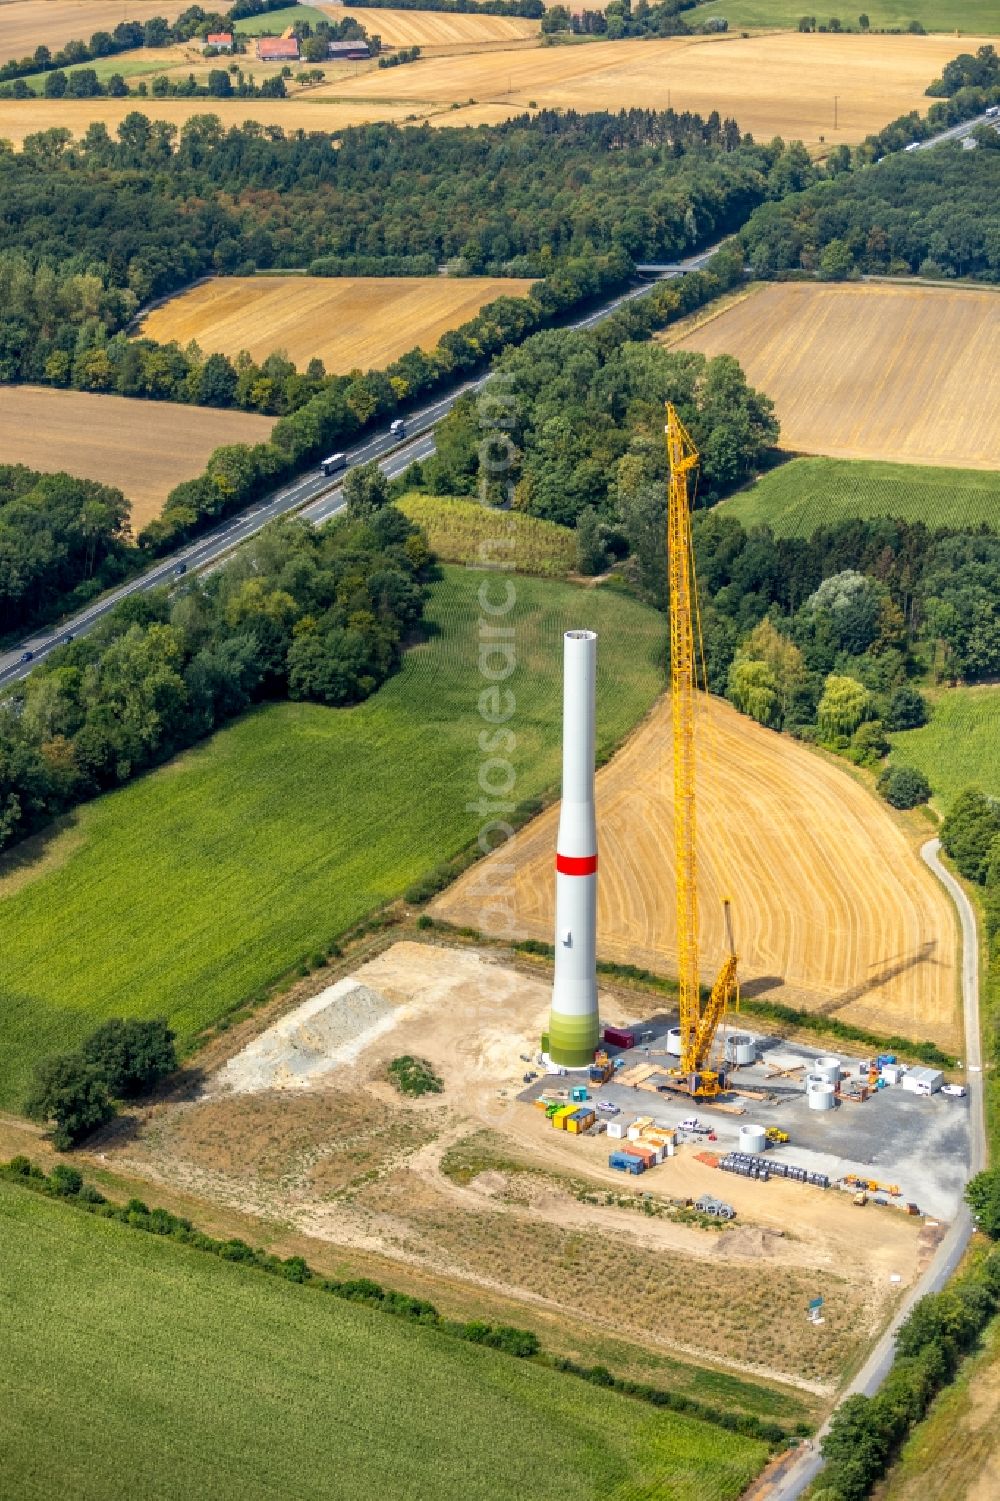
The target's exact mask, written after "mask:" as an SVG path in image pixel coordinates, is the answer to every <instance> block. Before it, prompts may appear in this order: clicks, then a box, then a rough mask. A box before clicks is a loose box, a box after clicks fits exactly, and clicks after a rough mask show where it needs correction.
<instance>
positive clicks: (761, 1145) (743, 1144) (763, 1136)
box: [740, 1126, 767, 1155]
mask: <svg viewBox="0 0 1000 1501" xmlns="http://www.w3.org/2000/svg"><path fill="white" fill-rule="evenodd" d="M766 1147H767V1132H766V1131H765V1130H764V1127H763V1126H741V1127H740V1151H741V1152H753V1153H754V1154H755V1155H757V1154H759V1153H760V1152H763V1151H764V1150H765V1149H766Z"/></svg>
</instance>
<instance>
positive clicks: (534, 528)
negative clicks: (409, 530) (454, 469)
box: [398, 491, 576, 578]
mask: <svg viewBox="0 0 1000 1501" xmlns="http://www.w3.org/2000/svg"><path fill="white" fill-rule="evenodd" d="M398 504H399V506H400V509H401V510H403V511H405V512H406V514H407V516H409V517H410V520H411V521H415V522H416V523H417V525H418V526H422V527H423V529H424V531H425V532H426V533H427V540H428V541H429V542H430V545H431V547H432V548H433V549H434V551H435V552H436V553H437V555H438V557H439V558H441V559H442V560H443V561H444V562H446V563H482V562H484V561H487V560H492V561H493V562H498V563H503V564H505V565H506V566H507V567H510V568H516V569H517V570H518V572H520V573H536V574H546V575H549V576H551V577H554V578H558V577H562V576H564V575H565V574H567V573H568V572H569V571H570V569H571V568H574V567H575V566H576V538H575V536H574V534H573V532H571V531H570V530H569V528H568V527H565V526H556V525H555V523H554V522H552V521H542V520H541V519H540V518H539V517H537V516H528V515H526V514H525V513H524V512H523V511H493V510H490V509H489V508H488V507H487V506H481V505H480V504H479V502H478V501H475V500H457V499H453V498H447V497H441V496H438V495H421V494H418V493H417V492H416V491H414V492H412V493H411V494H409V495H404V496H403V497H402V498H401V500H400V501H399V502H398Z"/></svg>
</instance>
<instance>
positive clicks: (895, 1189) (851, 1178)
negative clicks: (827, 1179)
mask: <svg viewBox="0 0 1000 1501" xmlns="http://www.w3.org/2000/svg"><path fill="white" fill-rule="evenodd" d="M844 1182H845V1183H852V1184H854V1185H855V1187H857V1188H866V1189H867V1190H868V1192H869V1193H873V1194H876V1193H883V1194H889V1195H891V1197H893V1198H897V1197H898V1196H899V1184H898V1183H879V1182H878V1180H877V1179H875V1178H859V1177H858V1174H857V1173H845V1174H844Z"/></svg>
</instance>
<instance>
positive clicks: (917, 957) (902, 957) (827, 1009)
mask: <svg viewBox="0 0 1000 1501" xmlns="http://www.w3.org/2000/svg"><path fill="white" fill-rule="evenodd" d="M936 949H937V940H936V939H933V938H931V939H928V940H927V942H926V943H921V944H920V945H918V947H917V948H915V949H913V950H912V951H911V952H910V953H907V954H897V955H896V956H894V957H893V958H892V959H887V960H884V961H883V963H882V967H881V968H880V969H877V970H876V971H875V973H874V974H871V975H869V976H868V978H867V979H866V980H862V981H861V982H860V984H858V985H852V987H851V989H850V990H845V991H842V992H841V994H840V995H835V996H831V997H830V999H829V1000H826V1001H821V1002H820V1004H819V1005H818V1006H816V1007H814V1008H813V1009H814V1010H815V1012H816V1014H817V1015H819V1016H830V1015H831V1014H832V1013H833V1012H835V1011H839V1010H840V1009H841V1007H842V1006H849V1005H850V1004H851V1002H852V1001H860V1000H861V998H862V996H866V995H869V994H870V993H871V992H872V991H873V990H877V989H878V988H879V987H880V986H882V985H887V984H888V982H889V981H890V980H895V979H898V977H899V976H900V975H905V974H907V973H908V972H909V971H910V970H912V969H919V968H920V966H921V965H922V964H930V963H932V962H933V959H934V952H935V950H936Z"/></svg>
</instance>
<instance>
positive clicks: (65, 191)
mask: <svg viewBox="0 0 1000 1501" xmlns="http://www.w3.org/2000/svg"><path fill="white" fill-rule="evenodd" d="M331 144H332V143H331V138H330V136H329V135H326V134H321V133H318V132H317V133H312V134H308V135H307V134H305V133H304V132H297V133H294V134H292V135H290V136H288V137H287V138H286V137H285V135H284V133H283V132H281V131H280V130H278V129H276V128H271V127H268V128H267V129H265V128H264V127H263V126H260V125H257V124H255V123H253V122H247V123H246V124H245V125H243V126H241V127H239V128H232V129H229V130H225V129H224V128H223V127H222V125H221V124H220V122H219V120H218V118H217V117H215V116H212V115H205V116H194V117H193V118H191V119H190V120H188V121H187V122H185V124H184V125H183V126H182V127H181V128H180V130H179V131H178V130H177V128H176V127H174V126H172V125H170V124H169V123H167V122H165V121H152V122H151V121H150V120H148V119H147V118H146V117H145V116H144V115H142V114H141V113H139V112H134V113H132V114H130V115H128V116H127V117H126V119H125V120H124V121H123V122H122V123H121V125H120V126H119V127H118V129H117V132H116V134H115V136H112V135H111V134H110V133H109V132H108V130H107V128H106V127H105V126H104V125H103V124H102V123H100V122H97V123H95V124H92V125H91V126H90V127H89V129H88V131H87V133H86V134H85V135H84V137H83V138H82V139H81V140H79V141H77V142H73V141H71V139H70V137H69V133H68V132H67V131H65V130H60V129H52V130H47V131H40V132H38V133H37V134H36V135H32V136H29V137H28V139H27V140H26V142H25V146H24V150H23V152H21V153H18V154H14V153H12V152H7V153H6V154H2V155H0V192H2V195H3V202H4V216H3V219H2V221H0V251H4V250H17V251H20V252H22V253H24V254H28V255H30V256H31V258H32V261H33V263H35V264H39V263H41V262H44V261H49V262H51V263H52V264H53V265H59V266H62V267H65V268H66V270H67V271H80V270H84V269H86V270H89V269H91V268H95V269H96V270H97V273H98V274H100V275H101V277H102V281H103V283H104V286H105V288H106V290H109V291H110V290H111V289H115V290H118V291H126V290H127V291H130V292H131V293H133V294H134V296H135V297H136V298H137V299H138V301H139V302H140V303H141V302H144V301H146V300H147V299H148V298H150V297H158V296H162V295H164V294H165V293H168V292H171V291H173V290H175V289H176V288H177V287H180V286H183V285H186V284H187V283H188V282H189V281H191V280H192V279H193V278H194V277H195V276H197V275H200V274H204V273H205V272H208V271H221V272H224V273H227V272H228V273H243V272H252V271H254V270H260V269H265V268H281V267H284V266H302V265H308V264H309V263H310V262H312V261H315V260H317V259H318V258H320V257H322V256H336V257H343V256H348V255H359V256H386V255H432V256H433V257H434V260H435V262H436V263H438V264H440V263H442V262H458V263H460V269H464V270H466V271H470V272H474V273H490V274H499V275H503V274H508V275H517V276H531V275H544V274H545V273H546V271H547V270H549V269H550V267H552V266H553V265H558V264H559V263H560V262H561V261H563V260H565V259H566V258H568V257H570V256H581V255H587V254H594V253H600V252H604V253H608V252H610V251H612V250H618V251H620V252H623V253H625V254H627V255H631V256H633V257H635V258H639V259H647V260H648V259H670V258H673V257H676V256H678V255H680V254H682V253H683V252H684V251H686V250H688V249H691V248H693V247H694V246H696V245H698V244H699V243H703V242H705V241H706V240H708V239H712V238H717V237H719V236H720V235H722V234H725V233H728V232H730V231H733V230H735V229H737V228H739V227H740V225H741V224H742V223H743V222H744V220H745V219H746V217H747V215H748V214H749V213H750V211H751V210H752V209H753V208H754V207H755V206H756V205H757V204H758V203H761V202H763V201H764V200H765V199H767V198H769V197H780V196H781V195H782V194H783V193H785V192H788V191H793V190H796V189H799V188H804V187H807V186H808V185H809V184H810V183H812V182H814V181H815V180H816V176H817V174H816V170H815V169H814V168H813V167H812V166H811V164H810V162H809V158H808V156H807V155H806V154H805V153H804V152H803V151H802V149H801V148H798V149H796V148H795V147H785V146H784V145H783V143H781V142H777V143H772V144H771V145H769V146H761V145H755V144H754V143H753V142H752V140H749V139H748V138H745V137H742V136H741V135H740V132H739V130H738V128H737V127H736V125H735V123H734V122H733V121H731V120H726V121H724V120H722V119H720V117H719V116H718V114H716V113H713V114H711V115H709V117H708V118H707V119H705V120H703V119H701V118H700V117H699V116H696V115H690V114H678V113H675V112H673V111H670V110H667V111H664V112H661V113H657V112H654V111H646V110H630V111H622V112H621V113H619V114H608V113H599V114H592V115H577V114H575V113H573V112H568V113H566V114H560V113H557V112H554V111H541V112H540V113H539V114H537V115H535V116H533V117H531V118H528V117H520V118H519V119H516V120H512V121H509V122H507V124H505V125H500V126H496V127H493V128H491V129H489V130H481V129H471V128H463V129H455V130H433V129H431V128H430V127H423V126H421V127H417V128H405V127H400V126H395V125H390V124H375V125H368V126H355V127H351V128H349V129H347V130H344V131H343V132H341V133H340V134H339V135H338V136H337V138H336V149H331ZM182 206H183V212H179V209H180V208H181V207H182ZM110 331H114V329H113V328H112V329H111V330H110Z"/></svg>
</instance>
